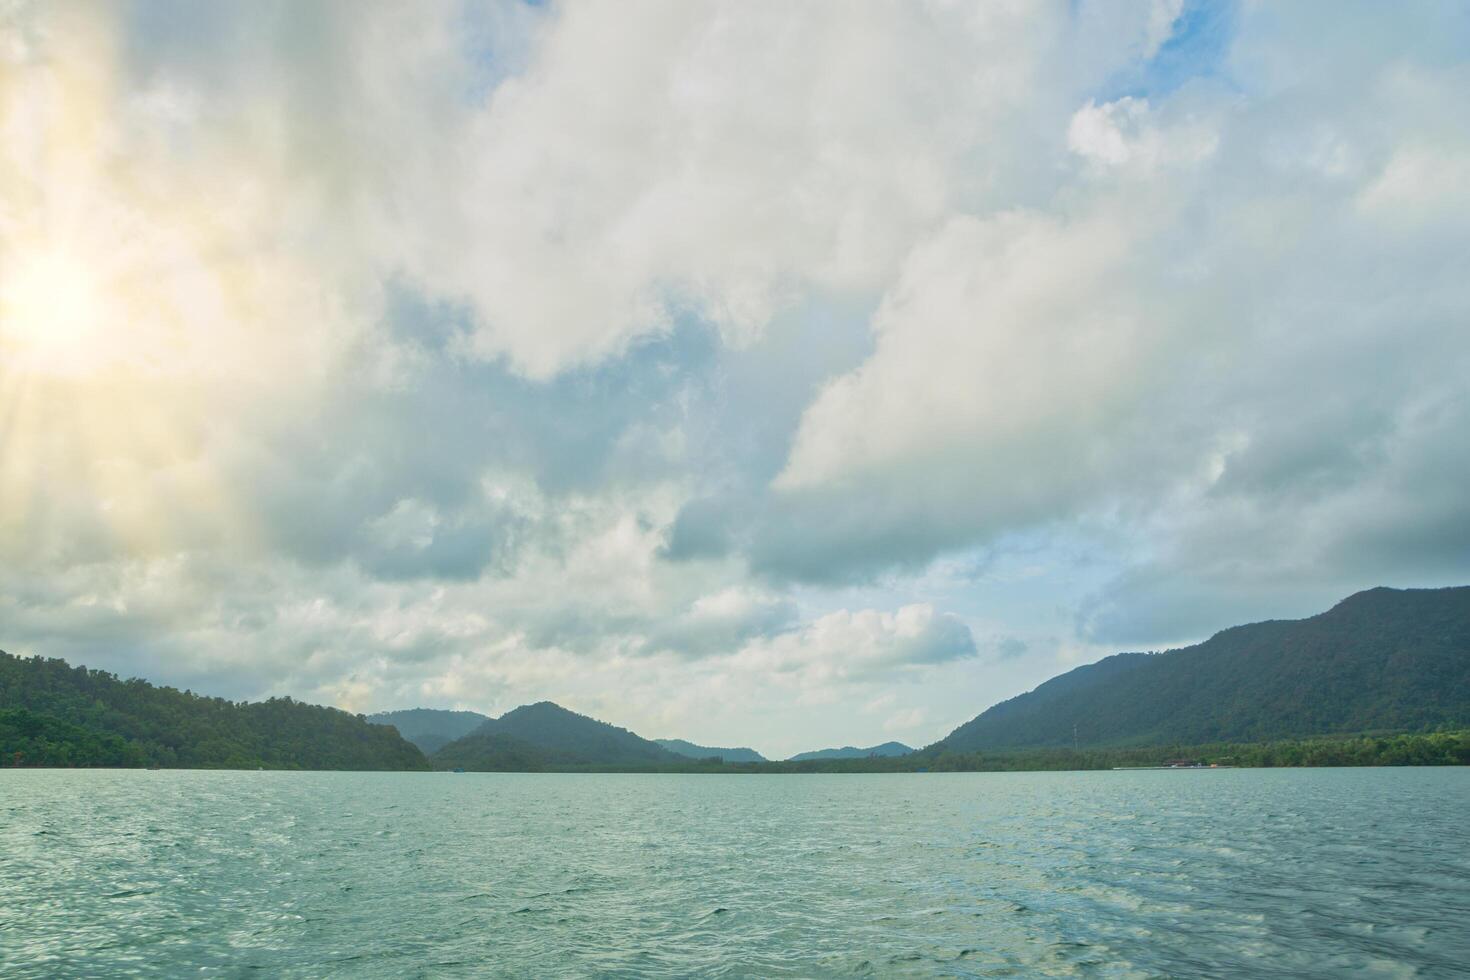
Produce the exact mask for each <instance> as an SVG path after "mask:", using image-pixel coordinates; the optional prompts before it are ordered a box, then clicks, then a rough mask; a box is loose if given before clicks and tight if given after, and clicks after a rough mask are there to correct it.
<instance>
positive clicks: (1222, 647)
mask: <svg viewBox="0 0 1470 980" xmlns="http://www.w3.org/2000/svg"><path fill="white" fill-rule="evenodd" d="M1074 726H1075V733H1076V739H1077V742H1078V744H1080V745H1082V746H1126V745H1149V744H1153V745H1162V744H1168V743H1185V744H1201V743H1208V742H1256V741H1267V740H1272V739H1283V738H1300V737H1304V736H1312V735H1330V734H1344V733H1361V732H1415V731H1428V730H1432V729H1448V728H1465V727H1470V587H1458V588H1449V589H1407V590H1399V589H1386V588H1378V589H1370V590H1368V591H1366V592H1359V593H1357V594H1356V595H1353V596H1351V597H1349V598H1347V599H1344V600H1343V601H1342V602H1340V603H1338V604H1337V605H1336V606H1334V607H1333V608H1332V609H1330V610H1328V611H1327V612H1324V613H1321V614H1320V615H1317V616H1313V617H1311V618H1309V619H1302V620H1276V621H1270V622H1264V623H1255V624H1252V625H1249V626H1236V627H1233V628H1231V629H1227V630H1223V631H1221V632H1219V633H1217V634H1215V635H1214V636H1213V637H1211V638H1210V639H1208V640H1206V641H1205V642H1203V643H1200V644H1198V645H1196V646H1192V647H1185V648H1183V649H1179V650H1171V651H1168V652H1165V653H1153V654H1142V653H1123V654H1118V655H1116V656H1112V657H1108V658H1107V659H1105V660H1102V661H1100V662H1098V663H1095V664H1089V665H1088V666H1086V667H1079V668H1077V669H1076V670H1073V671H1070V672H1068V673H1066V674H1062V675H1061V676H1060V677H1056V678H1053V679H1052V680H1049V681H1047V682H1046V683H1045V684H1042V685H1041V686H1039V687H1037V688H1036V689H1035V690H1033V691H1031V692H1029V693H1027V694H1022V695H1020V696H1018V697H1014V698H1011V699H1010V700H1009V701H1004V702H1002V703H1000V704H997V705H995V706H994V707H993V708H990V709H989V710H987V711H985V712H984V713H982V714H981V715H979V716H978V717H976V718H974V719H973V720H971V721H969V722H967V723H965V724H964V725H961V726H960V727H959V728H957V729H955V730H954V731H953V732H952V733H950V735H949V736H947V737H946V738H944V739H942V740H941V741H939V742H936V743H935V744H934V745H932V746H930V747H929V748H928V750H926V751H929V752H942V751H957V752H974V751H995V750H1011V749H1021V748H1040V747H1070V746H1072V744H1073V737H1074Z"/></svg>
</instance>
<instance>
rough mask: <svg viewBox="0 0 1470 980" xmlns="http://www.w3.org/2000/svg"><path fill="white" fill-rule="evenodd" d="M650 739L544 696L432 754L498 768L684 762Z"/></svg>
mask: <svg viewBox="0 0 1470 980" xmlns="http://www.w3.org/2000/svg"><path fill="white" fill-rule="evenodd" d="M686 761H687V760H686V759H685V758H684V757H683V756H679V755H675V754H674V753H673V752H670V751H668V750H667V749H665V748H663V747H662V746H661V745H659V744H658V743H656V742H650V741H649V740H648V739H646V738H639V737H638V736H637V735H634V734H633V733H632V732H630V731H628V730H627V729H626V728H618V727H616V726H614V725H609V724H607V723H606V722H602V721H598V720H596V719H595V718H588V717H587V716H586V715H579V714H577V713H576V712H575V711H568V710H567V709H566V708H563V707H561V706H560V705H556V704H552V703H551V702H550V701H541V702H538V703H536V704H527V705H522V706H521V707H519V708H516V709H515V710H514V711H508V712H506V713H505V714H503V715H501V716H500V717H499V718H492V719H490V720H488V721H486V722H485V723H484V724H482V725H481V726H480V727H478V728H476V729H475V730H474V731H473V732H471V733H470V734H468V735H466V736H464V737H463V738H460V739H457V740H455V741H453V742H450V743H449V744H448V745H446V746H444V747H443V748H442V749H440V750H439V751H437V752H435V753H434V755H433V763H434V765H435V766H438V767H439V768H441V769H451V768H455V767H460V768H464V769H468V770H479V771H501V770H518V769H525V768H532V769H543V768H555V767H564V766H565V767H575V766H614V767H620V768H621V767H633V768H636V767H640V766H655V765H667V764H671V763H679V762H686Z"/></svg>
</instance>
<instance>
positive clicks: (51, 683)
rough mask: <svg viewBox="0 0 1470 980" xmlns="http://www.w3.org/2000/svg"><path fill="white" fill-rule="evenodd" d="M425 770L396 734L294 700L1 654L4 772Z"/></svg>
mask: <svg viewBox="0 0 1470 980" xmlns="http://www.w3.org/2000/svg"><path fill="white" fill-rule="evenodd" d="M17 764H19V765H36V766H72V765H80V766H95V765H108V766H164V767H179V768H203V769H214V768H221V769H255V768H259V767H264V768H267V769H427V768H429V765H428V761H427V760H426V759H425V758H424V755H423V753H422V752H420V751H419V750H418V749H417V748H415V747H414V746H413V745H410V744H409V743H408V742H406V741H404V740H403V739H402V738H400V737H399V736H398V733H397V732H395V731H394V730H393V729H391V728H385V727H383V726H381V725H369V724H368V723H367V721H366V720H365V719H364V718H363V717H362V716H361V715H352V714H348V713H347V712H345V711H339V710H337V709H336V708H323V707H319V706H317V705H312V704H303V703H301V702H300V701H293V700H292V699H290V698H272V699H270V700H269V701H259V702H255V703H244V702H234V701H226V700H224V699H222V698H209V697H203V696H201V695H198V694H192V693H189V692H187V691H179V690H176V689H174V688H171V687H155V686H153V685H152V684H149V683H148V682H147V681H142V680H137V679H132V680H121V679H119V678H118V677H117V676H116V675H115V674H110V673H107V672H106V671H101V670H88V669H87V668H86V667H72V666H70V665H69V664H67V662H66V661H64V660H43V659H40V658H22V657H14V656H11V655H10V654H7V653H3V652H0V765H17Z"/></svg>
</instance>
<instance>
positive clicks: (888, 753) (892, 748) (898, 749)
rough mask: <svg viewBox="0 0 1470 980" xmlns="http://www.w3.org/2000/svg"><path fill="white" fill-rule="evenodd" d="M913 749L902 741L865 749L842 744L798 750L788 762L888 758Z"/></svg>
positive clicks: (907, 752)
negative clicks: (827, 747)
mask: <svg viewBox="0 0 1470 980" xmlns="http://www.w3.org/2000/svg"><path fill="white" fill-rule="evenodd" d="M912 751H913V749H911V748H909V747H908V746H907V745H904V744H903V743H902V742H884V743H883V744H882V745H870V746H869V747H868V748H866V749H860V748H858V747H857V746H855V745H844V746H843V747H842V748H840V749H816V750H815V751H812V752H798V753H797V754H796V755H793V756H792V757H791V758H790V759H788V760H786V761H788V762H808V761H811V760H816V759H873V758H877V759H890V758H894V757H897V756H900V755H908V754H909V753H910V752H912Z"/></svg>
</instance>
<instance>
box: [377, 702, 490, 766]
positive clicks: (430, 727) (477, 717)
mask: <svg viewBox="0 0 1470 980" xmlns="http://www.w3.org/2000/svg"><path fill="white" fill-rule="evenodd" d="M367 720H368V721H369V722H370V723H372V724H374V725H392V726H393V727H394V728H396V729H398V734H400V735H402V736H403V737H404V738H406V739H408V740H409V741H410V742H412V743H413V744H414V745H417V746H418V747H419V748H420V749H421V750H422V751H423V752H424V754H425V755H429V754H432V753H434V752H437V751H439V750H440V749H442V748H443V747H444V746H446V745H448V744H449V743H450V742H452V741H454V740H455V739H457V738H463V737H464V736H466V735H468V734H469V733H470V732H472V731H474V730H475V729H476V728H479V727H480V726H481V725H483V724H485V722H487V721H489V720H490V716H489V715H482V714H480V713H479V712H478V711H442V710H439V709H437V708H408V709H406V710H404V711H380V712H378V713H377V714H375V715H368V716H367Z"/></svg>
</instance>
